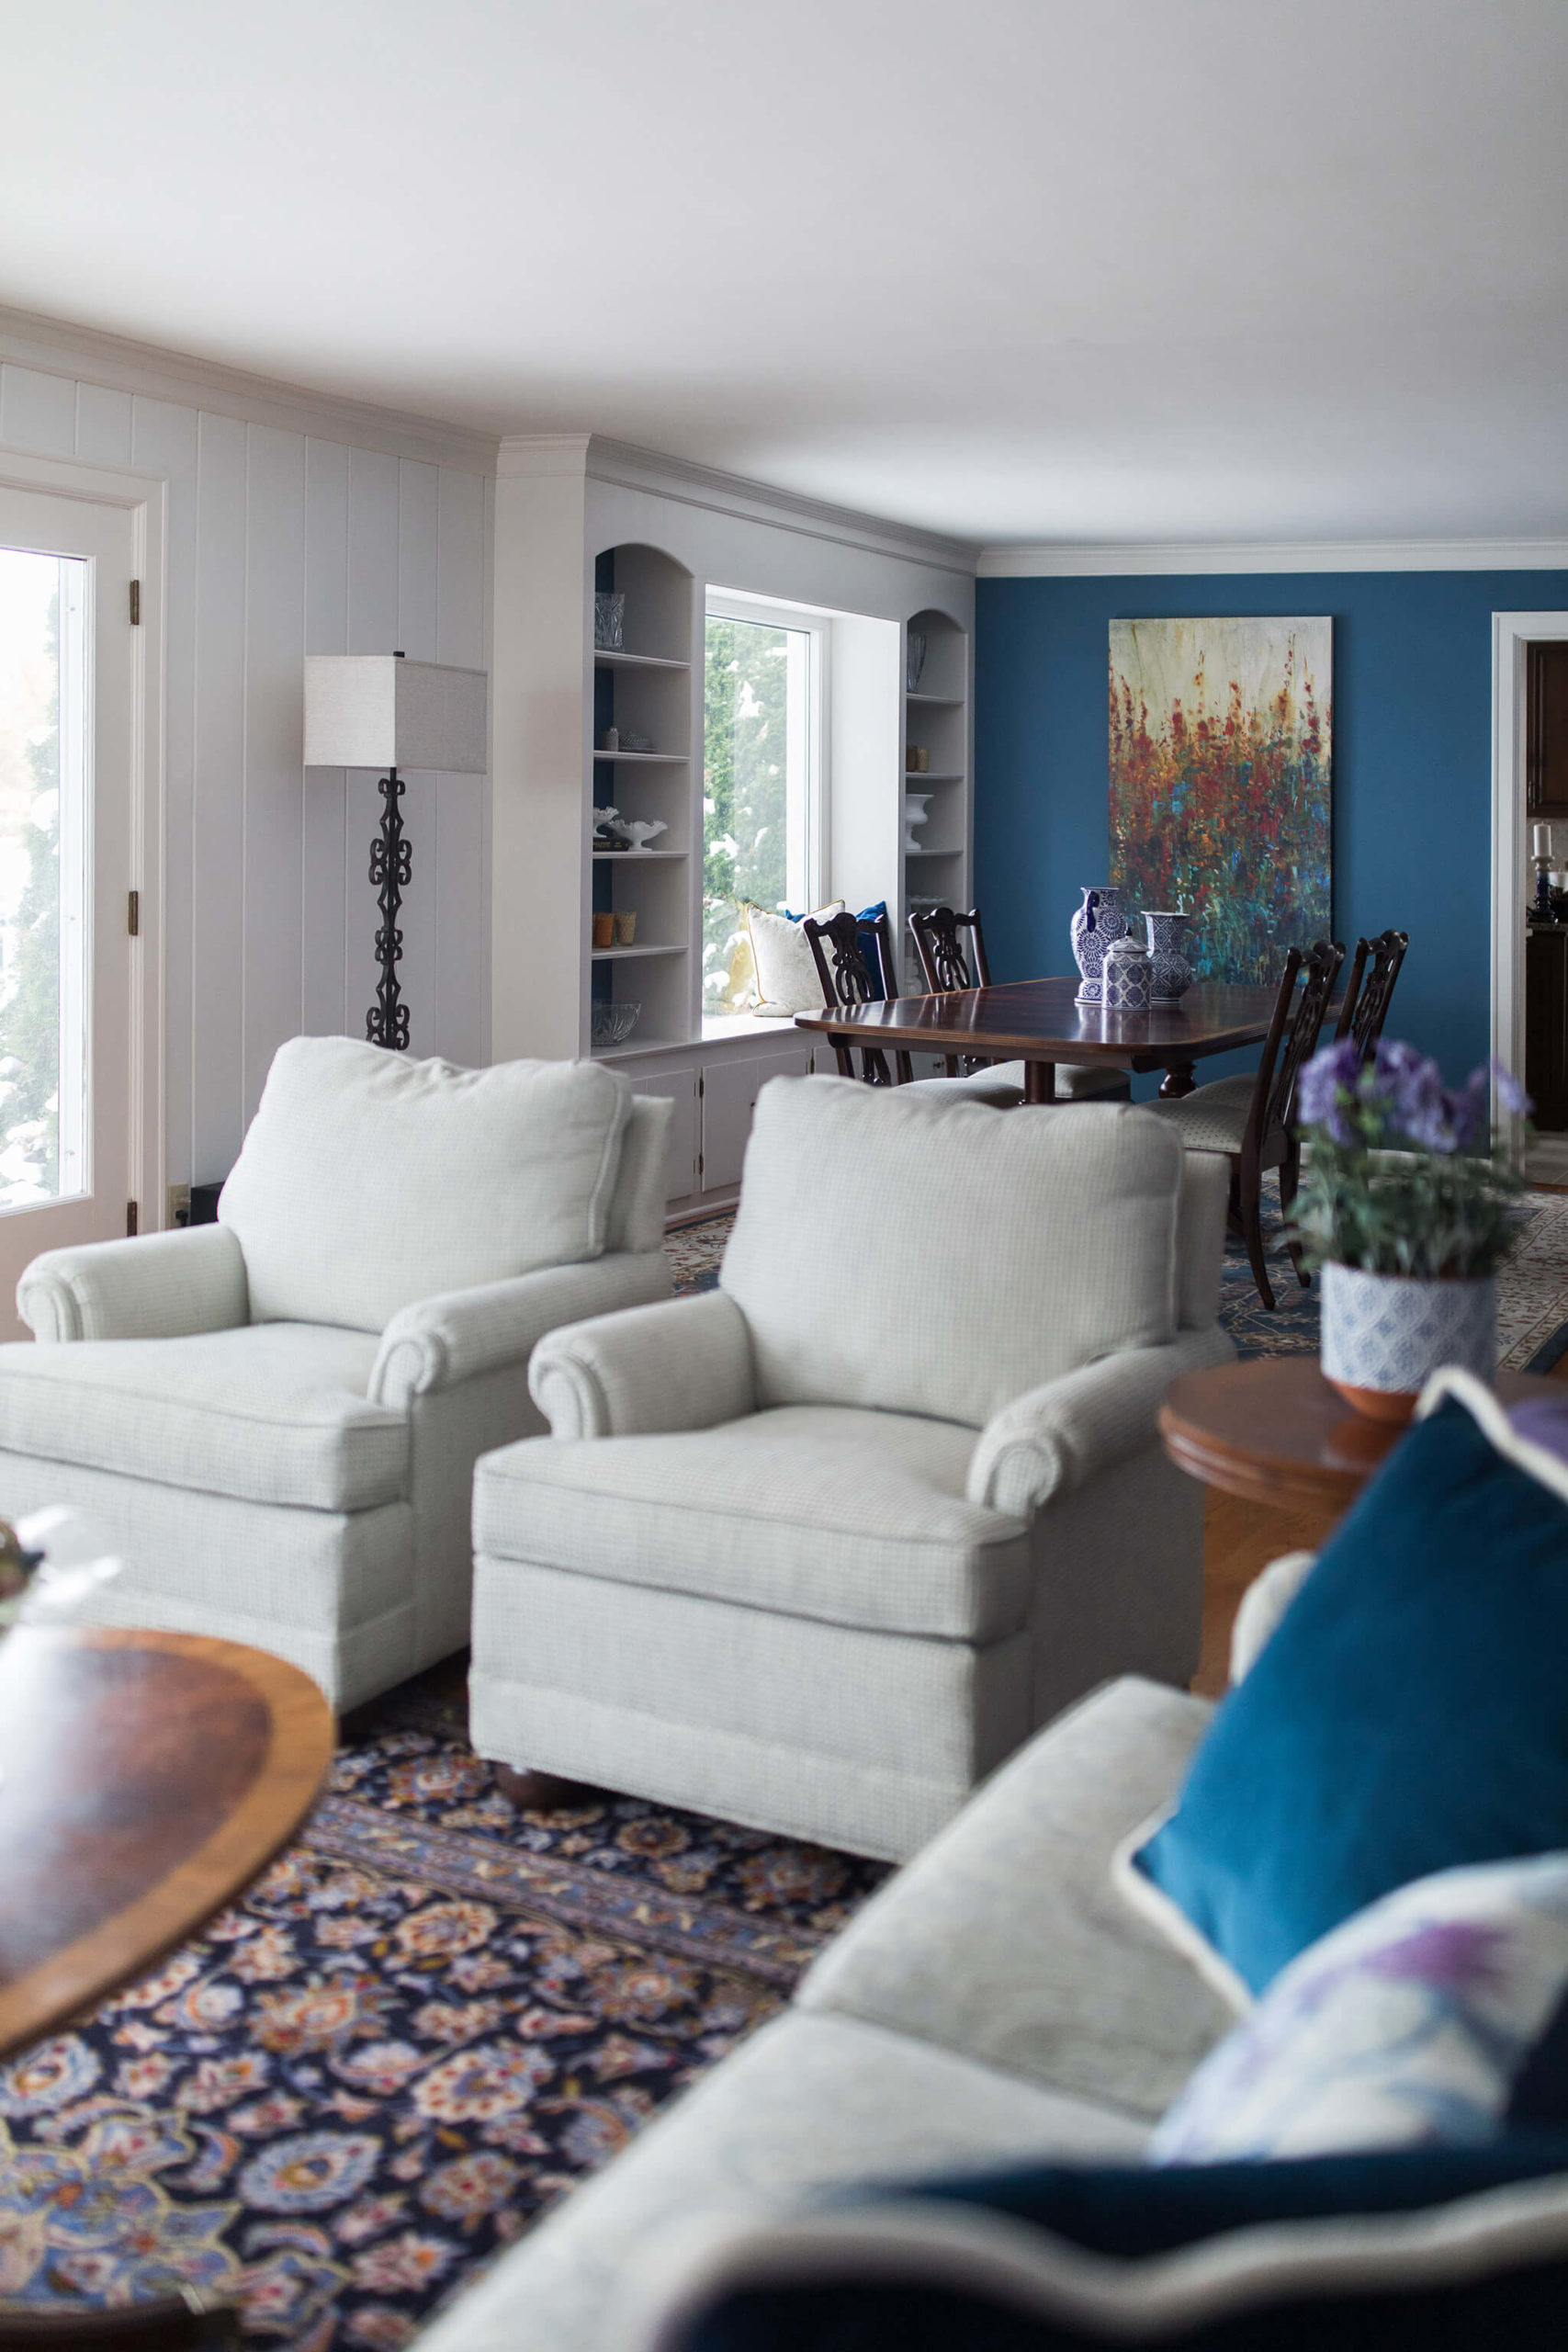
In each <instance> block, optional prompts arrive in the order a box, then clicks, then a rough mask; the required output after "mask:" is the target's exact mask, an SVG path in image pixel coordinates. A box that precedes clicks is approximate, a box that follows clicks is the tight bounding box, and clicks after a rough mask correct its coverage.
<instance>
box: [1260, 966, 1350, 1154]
mask: <svg viewBox="0 0 1568 2352" xmlns="http://www.w3.org/2000/svg"><path fill="white" fill-rule="evenodd" d="M1344 961H1345V949H1344V947H1343V945H1342V944H1341V943H1340V942H1339V941H1338V940H1336V939H1316V940H1314V942H1313V944H1312V945H1311V946H1310V947H1309V948H1308V949H1307V952H1306V954H1305V955H1304V956H1303V954H1302V951H1301V949H1300V948H1299V947H1292V949H1291V951H1290V954H1289V955H1288V956H1286V958H1285V968H1284V971H1283V972H1282V974H1281V975H1280V990H1279V994H1278V995H1277V996H1276V998H1275V1000H1274V1015H1273V1019H1272V1020H1271V1021H1270V1023H1269V1039H1268V1043H1267V1044H1266V1045H1265V1046H1264V1048H1263V1057H1262V1059H1261V1061H1260V1062H1259V1063H1258V1078H1257V1082H1256V1084H1255V1085H1254V1087H1253V1091H1252V1108H1251V1110H1250V1112H1249V1113H1248V1115H1247V1139H1246V1142H1245V1143H1244V1145H1243V1153H1244V1155H1245V1156H1250V1157H1252V1158H1254V1159H1255V1160H1256V1162H1257V1164H1258V1165H1259V1166H1261V1167H1265V1168H1269V1167H1277V1166H1278V1165H1279V1164H1280V1154H1281V1152H1282V1151H1285V1152H1288V1151H1290V1150H1292V1148H1293V1146H1292V1142H1291V1130H1292V1127H1293V1126H1294V1125H1295V1108H1296V1082H1297V1080H1299V1079H1300V1077H1301V1074H1302V1069H1303V1065H1304V1064H1305V1063H1306V1062H1308V1061H1310V1060H1311V1058H1312V1057H1313V1055H1314V1053H1315V1052H1316V1051H1317V1040H1318V1034H1319V1032H1320V1031H1321V1029H1322V1027H1323V1023H1324V1018H1325V1014H1326V1013H1327V1011H1328V1007H1329V1004H1330V1002H1331V1001H1332V999H1333V995H1334V984H1335V982H1336V980H1337V978H1338V977H1339V967H1340V965H1341V964H1342V963H1343V962H1344ZM1298 979H1299V980H1300V982H1301V985H1300V987H1299V988H1298V986H1297V981H1298Z"/></svg>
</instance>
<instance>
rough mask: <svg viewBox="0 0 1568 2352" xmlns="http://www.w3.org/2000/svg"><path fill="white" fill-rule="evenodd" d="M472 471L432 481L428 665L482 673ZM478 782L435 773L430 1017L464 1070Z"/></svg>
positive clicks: (477, 1051) (480, 1018) (480, 889)
mask: <svg viewBox="0 0 1568 2352" xmlns="http://www.w3.org/2000/svg"><path fill="white" fill-rule="evenodd" d="M488 488H489V484H488V483H487V482H486V481H484V479H483V477H482V476H481V475H479V474H459V473H454V472H452V471H451V470H450V469H447V470H445V471H444V472H443V473H442V476H441V494H440V509H439V516H438V537H439V545H438V551H437V561H436V575H437V595H436V608H435V618H436V636H435V658H436V660H437V661H438V662H455V663H456V664H457V666H458V667H459V668H461V669H465V670H482V669H484V668H486V667H487V655H486V650H485V593H486V582H487V579H488V571H487V566H486V557H487V548H486V539H485V504H486V492H487V490H488ZM484 799H485V779H484V777H483V776H478V775H449V776H443V777H442V779H441V783H440V787H439V790H438V792H437V795H436V808H435V839H436V854H435V896H434V907H435V1014H436V1026H437V1031H438V1034H439V1035H440V1037H441V1041H442V1042H441V1050H442V1052H443V1053H445V1054H447V1055H449V1056H450V1057H451V1058H452V1059H453V1060H454V1061H458V1062H463V1063H466V1064H468V1065H469V1066H470V1067H472V1066H476V1065H478V1064H479V1063H482V1062H483V1061H485V1060H486V1059H487V1058H488V1057H487V1055H486V1051H485V1007H486V989H485V985H484V975H485V971H486V969H487V968H488V966H487V965H486V964H485V963H484V962H483V961H482V960H480V959H479V958H476V956H474V954H473V952H472V946H471V943H472V941H473V940H474V939H475V938H478V937H482V936H483V932H484V922H485V916H486V912H487V910H488V903H489V892H488V891H487V890H486V889H485V888H484V876H485V871H486V868H485V863H484Z"/></svg>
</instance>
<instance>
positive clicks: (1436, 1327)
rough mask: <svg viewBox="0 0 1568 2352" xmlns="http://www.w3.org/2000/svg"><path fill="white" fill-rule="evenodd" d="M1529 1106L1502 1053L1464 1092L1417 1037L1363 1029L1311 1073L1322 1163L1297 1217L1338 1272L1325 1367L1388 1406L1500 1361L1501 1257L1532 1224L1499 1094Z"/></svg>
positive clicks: (1369, 1407)
mask: <svg viewBox="0 0 1568 2352" xmlns="http://www.w3.org/2000/svg"><path fill="white" fill-rule="evenodd" d="M1494 1079H1495V1080H1496V1085H1497V1092H1498V1099H1499V1101H1500V1102H1501V1103H1502V1104H1503V1106H1504V1108H1505V1109H1506V1110H1507V1111H1509V1112H1515V1113H1519V1112H1524V1111H1528V1109H1529V1101H1528V1099H1527V1097H1526V1095H1525V1092H1524V1089H1523V1088H1522V1087H1521V1086H1520V1085H1519V1083H1518V1081H1517V1079H1515V1078H1514V1077H1512V1076H1511V1075H1510V1073H1509V1072H1508V1071H1507V1070H1506V1069H1502V1068H1501V1067H1500V1066H1499V1065H1496V1064H1494V1065H1492V1066H1491V1067H1483V1068H1482V1069H1476V1070H1472V1072H1471V1074H1470V1077H1469V1079H1468V1080H1466V1082H1465V1084H1464V1086H1463V1087H1462V1088H1461V1089H1460V1091H1458V1092H1454V1091H1450V1089H1449V1088H1447V1087H1445V1086H1444V1084H1443V1077H1442V1072H1441V1070H1440V1069H1438V1065H1437V1063H1436V1062H1434V1061H1429V1060H1428V1059H1427V1057H1426V1056H1425V1055H1424V1054H1418V1053H1417V1052H1416V1048H1415V1046H1405V1045H1401V1044H1399V1043H1397V1042H1392V1043H1383V1042H1381V1041H1380V1043H1379V1044H1378V1046H1377V1047H1376V1049H1375V1052H1374V1053H1373V1054H1372V1055H1371V1057H1369V1058H1368V1059H1367V1060H1366V1061H1365V1062H1363V1061H1362V1059H1361V1057H1360V1051H1359V1047H1358V1046H1356V1044H1355V1043H1354V1041H1353V1040H1352V1039H1350V1038H1346V1039H1345V1040H1344V1041H1343V1042H1342V1043H1341V1044H1339V1045H1336V1046H1325V1048H1324V1049H1323V1051H1322V1052H1321V1053H1318V1054H1315V1055H1314V1057H1313V1058H1312V1060H1311V1061H1310V1062H1309V1063H1308V1064H1307V1066H1306V1068H1305V1069H1303V1072H1302V1077H1301V1087H1300V1091H1299V1092H1298V1095H1297V1098H1296V1099H1297V1104H1298V1110H1299V1115H1300V1119H1301V1125H1302V1133H1303V1140H1305V1141H1307V1142H1308V1143H1310V1145H1311V1158H1310V1163H1309V1165H1308V1168H1307V1170H1306V1172H1305V1174H1304V1175H1303V1179H1302V1185H1301V1190H1300V1192H1299V1193H1298V1194H1297V1196H1296V1203H1295V1209H1294V1214H1293V1217H1292V1226H1293V1229H1294V1233H1295V1237H1296V1238H1297V1239H1298V1240H1299V1242H1300V1243H1301V1245H1302V1250H1303V1255H1304V1257H1305V1260H1306V1262H1307V1264H1308V1265H1309V1266H1311V1267H1314V1268H1318V1267H1321V1269H1322V1272H1323V1284H1322V1307H1323V1341H1322V1345H1323V1371H1324V1377H1325V1379H1327V1380H1329V1381H1331V1382H1332V1383H1333V1385H1334V1386H1335V1387H1336V1388H1337V1389H1338V1391H1339V1393H1340V1395H1341V1396H1342V1397H1346V1398H1348V1401H1349V1402H1350V1403H1351V1404H1352V1405H1354V1406H1355V1407H1356V1408H1357V1409H1358V1410H1359V1411H1360V1412H1363V1413H1369V1414H1371V1415H1372V1416H1373V1418H1374V1419H1378V1420H1388V1421H1404V1420H1408V1419H1409V1418H1410V1415H1411V1413H1412V1411H1413V1410H1414V1408H1415V1404H1416V1397H1418V1396H1419V1395H1420V1393H1421V1390H1422V1388H1423V1387H1424V1386H1425V1385H1426V1383H1427V1377H1428V1375H1429V1374H1431V1373H1433V1372H1435V1371H1437V1369H1438V1366H1439V1365H1440V1364H1446V1363H1458V1364H1463V1365H1464V1366H1465V1367H1466V1369H1467V1370H1469V1371H1471V1372H1474V1373H1476V1374H1479V1375H1480V1377H1481V1378H1482V1379H1483V1380H1490V1379H1491V1377H1492V1374H1493V1373H1494V1372H1495V1369H1496V1356H1497V1269H1498V1267H1499V1266H1500V1265H1501V1264H1502V1262H1503V1260H1504V1259H1505V1258H1506V1256H1507V1254H1508V1251H1509V1250H1511V1249H1512V1247H1513V1245H1514V1242H1515V1240H1516V1238H1517V1233H1518V1229H1519V1227H1518V1218H1517V1210H1516V1203H1517V1198H1518V1195H1519V1194H1520V1193H1522V1192H1523V1190H1524V1179H1523V1177H1522V1176H1520V1175H1519V1174H1518V1173H1517V1171H1516V1170H1515V1169H1514V1168H1513V1166H1512V1165H1511V1164H1510V1162H1509V1160H1508V1159H1507V1157H1506V1153H1505V1152H1504V1151H1503V1150H1502V1149H1501V1148H1500V1147H1499V1142H1498V1139H1497V1138H1496V1137H1495V1136H1494V1135H1493V1132H1492V1111H1491V1094H1492V1085H1493V1080H1494Z"/></svg>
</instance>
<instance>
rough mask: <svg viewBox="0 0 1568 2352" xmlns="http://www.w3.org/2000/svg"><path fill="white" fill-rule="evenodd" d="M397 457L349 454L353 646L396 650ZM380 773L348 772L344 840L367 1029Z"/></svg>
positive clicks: (356, 1033)
mask: <svg viewBox="0 0 1568 2352" xmlns="http://www.w3.org/2000/svg"><path fill="white" fill-rule="evenodd" d="M398 490H399V483H398V460H397V459H396V458H386V457H381V456H379V455H378V454H376V453H375V452H373V451H371V450H367V449H351V450H350V451H349V453H348V648H347V650H348V651H349V652H350V653H391V652H393V651H394V650H396V648H397V647H398V646H399V645H400V644H401V642H402V640H401V639H400V637H399V635H398ZM379 781H380V779H379V777H378V776H375V775H371V774H370V772H369V770H368V769H367V768H351V769H350V770H349V773H348V789H347V794H346V807H347V820H346V826H347V846H346V850H345V853H344V989H345V991H346V996H347V1001H346V1004H345V1006H344V1011H345V1013H346V1015H347V1018H346V1021H345V1023H344V1026H345V1027H346V1029H347V1031H348V1034H349V1035H350V1036H351V1037H363V1036H364V1035H365V1013H366V1008H367V1006H368V1005H370V1004H371V1003H372V1002H374V1001H375V995H376V981H377V978H378V967H377V963H376V948H375V936H376V921H377V916H376V899H375V896H374V894H373V892H372V891H371V888H370V883H369V878H368V870H369V864H370V841H371V836H372V835H373V834H374V832H375V831H376V828H377V826H378V824H379V823H380V821H381V796H380V794H379V793H378V790H377V788H376V787H377V786H378V783H379Z"/></svg>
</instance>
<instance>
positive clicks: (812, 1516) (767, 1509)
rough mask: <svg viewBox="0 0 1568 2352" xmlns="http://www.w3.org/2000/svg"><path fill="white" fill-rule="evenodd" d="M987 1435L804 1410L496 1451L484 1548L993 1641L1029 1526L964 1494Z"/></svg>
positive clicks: (485, 1499)
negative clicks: (979, 1439)
mask: <svg viewBox="0 0 1568 2352" xmlns="http://www.w3.org/2000/svg"><path fill="white" fill-rule="evenodd" d="M975 1444H976V1431H975V1430H972V1429H965V1428H962V1427H960V1426H958V1425H957V1424H955V1423H953V1422H951V1421H935V1420H925V1419H919V1418H917V1417H916V1416H914V1415H912V1414H904V1413H875V1412H865V1411H858V1410H852V1409H849V1408H845V1407H841V1406H820V1405H792V1406H784V1407H782V1408H777V1409H775V1410H773V1411H770V1412H763V1413H753V1414H750V1415H748V1416H747V1417H746V1418H745V1419H741V1420H736V1421H726V1422H722V1423H721V1424H720V1425H719V1426H718V1427H717V1428H716V1429H709V1430H683V1431H682V1432H681V1433H680V1434H679V1435H677V1436H660V1437H621V1438H590V1439H583V1440H577V1441H570V1442H562V1441H560V1440H557V1439H550V1438H535V1439H532V1440H528V1441H525V1442H524V1443H522V1444H520V1445H513V1446H508V1447H506V1448H504V1449H503V1450H502V1452H500V1453H491V1454H488V1455H487V1456H486V1457H485V1459H484V1460H483V1461H482V1462H481V1463H480V1464H479V1469H478V1472H477V1474H476V1477H475V1485H474V1543H475V1549H476V1550H477V1551H478V1552H479V1553H481V1554H483V1555H486V1556H487V1557H490V1558H500V1559H503V1560H506V1559H515V1560H526V1561H529V1562H530V1563H532V1564H534V1565H536V1566H541V1567H552V1568H567V1569H572V1570H576V1571H578V1572H580V1573H581V1574H582V1575H584V1576H592V1577H608V1578H611V1579H614V1580H617V1581H623V1582H626V1583H628V1584H642V1585H653V1586H657V1587H659V1588H660V1589H663V1590H665V1591H669V1592H685V1593H694V1594H698V1595H700V1596H702V1597H703V1598H704V1599H705V1600H727V1601H735V1602H739V1603H741V1604H743V1605H745V1606H749V1607H751V1608H755V1609H759V1610H770V1611H777V1612H778V1613H779V1614H781V1615H784V1616H789V1617H810V1618H815V1619H818V1621H820V1622H822V1623H828V1624H832V1625H850V1626H859V1627H865V1628H870V1629H873V1630H875V1631H879V1632H886V1633H899V1634H936V1635H942V1636H946V1637H948V1638H950V1639H953V1640H958V1641H982V1642H984V1641H992V1640H995V1639H998V1637H1000V1636H1002V1635H1004V1634H1010V1633H1011V1632H1013V1631H1014V1630H1016V1629H1017V1628H1018V1627H1019V1626H1021V1625H1022V1624H1023V1623H1024V1621H1025V1617H1026V1615H1027V1611H1028V1607H1029V1539H1028V1536H1027V1533H1026V1532H1025V1529H1024V1526H1023V1522H1022V1521H1021V1520H1018V1519H1014V1518H1011V1517H1010V1516H1009V1515H1007V1514H1006V1513H1004V1512H1001V1511H996V1510H987V1509H985V1508H984V1507H982V1506H980V1505H978V1504H975V1503H971V1502H968V1501H966V1500H965V1498H964V1480H965V1477H966V1476H967V1473H968V1468H969V1459H970V1456H971V1454H972V1453H974V1450H975Z"/></svg>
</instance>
